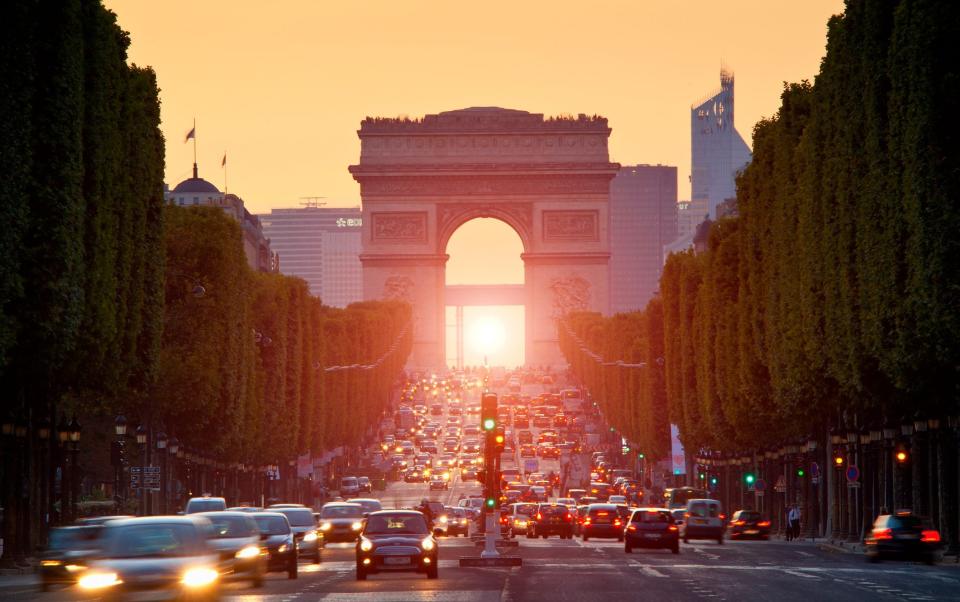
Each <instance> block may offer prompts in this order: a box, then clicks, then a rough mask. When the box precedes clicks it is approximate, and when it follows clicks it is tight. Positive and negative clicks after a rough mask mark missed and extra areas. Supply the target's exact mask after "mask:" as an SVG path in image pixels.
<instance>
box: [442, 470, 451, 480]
mask: <svg viewBox="0 0 960 602" xmlns="http://www.w3.org/2000/svg"><path fill="white" fill-rule="evenodd" d="M443 480H444V481H449V480H450V473H449V472H445V473H443Z"/></svg>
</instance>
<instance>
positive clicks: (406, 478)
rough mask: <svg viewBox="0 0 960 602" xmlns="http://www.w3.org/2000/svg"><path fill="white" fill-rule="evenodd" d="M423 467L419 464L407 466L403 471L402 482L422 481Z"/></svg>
mask: <svg viewBox="0 0 960 602" xmlns="http://www.w3.org/2000/svg"><path fill="white" fill-rule="evenodd" d="M422 471H423V468H422V467H420V466H414V467H413V468H409V469H407V470H406V471H404V473H403V482H404V483H422V482H423V472H422Z"/></svg>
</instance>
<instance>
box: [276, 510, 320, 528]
mask: <svg viewBox="0 0 960 602" xmlns="http://www.w3.org/2000/svg"><path fill="white" fill-rule="evenodd" d="M277 512H279V513H280V514H283V515H284V516H286V517H287V520H288V521H290V526H291V527H312V526H313V525H314V524H315V521H314V520H313V512H311V511H310V509H309V508H280V509H278V510H277Z"/></svg>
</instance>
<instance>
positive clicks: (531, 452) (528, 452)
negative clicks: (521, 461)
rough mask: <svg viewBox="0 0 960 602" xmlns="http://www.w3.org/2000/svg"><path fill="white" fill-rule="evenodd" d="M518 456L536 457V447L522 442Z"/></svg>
mask: <svg viewBox="0 0 960 602" xmlns="http://www.w3.org/2000/svg"><path fill="white" fill-rule="evenodd" d="M520 457H521V458H536V457H537V448H536V446H534V445H532V444H524V445H521V446H520Z"/></svg>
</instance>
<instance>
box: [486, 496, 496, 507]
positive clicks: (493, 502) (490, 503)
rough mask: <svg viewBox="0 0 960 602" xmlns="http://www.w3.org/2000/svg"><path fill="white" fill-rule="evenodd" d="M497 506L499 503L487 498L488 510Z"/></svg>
mask: <svg viewBox="0 0 960 602" xmlns="http://www.w3.org/2000/svg"><path fill="white" fill-rule="evenodd" d="M496 504H497V501H496V500H495V499H493V498H492V497H488V498H487V508H493V507H494V506H495V505H496Z"/></svg>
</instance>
